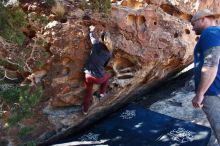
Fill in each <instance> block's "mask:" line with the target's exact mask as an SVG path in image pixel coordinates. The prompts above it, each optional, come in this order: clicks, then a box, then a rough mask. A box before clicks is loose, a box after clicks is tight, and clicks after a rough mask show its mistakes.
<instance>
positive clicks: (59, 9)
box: [51, 3, 65, 19]
mask: <svg viewBox="0 0 220 146" xmlns="http://www.w3.org/2000/svg"><path fill="white" fill-rule="evenodd" d="M51 11H52V13H54V14H55V15H56V17H57V18H58V19H62V18H63V17H64V14H65V8H64V5H62V4H61V3H56V4H55V5H54V6H53V7H52V9H51Z"/></svg>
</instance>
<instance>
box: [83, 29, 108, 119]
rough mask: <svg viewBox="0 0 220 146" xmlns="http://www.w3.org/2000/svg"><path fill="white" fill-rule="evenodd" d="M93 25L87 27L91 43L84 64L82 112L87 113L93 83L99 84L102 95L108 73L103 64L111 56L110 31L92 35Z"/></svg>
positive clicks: (106, 83)
mask: <svg viewBox="0 0 220 146" xmlns="http://www.w3.org/2000/svg"><path fill="white" fill-rule="evenodd" d="M94 30H95V27H94V26H90V27H89V31H90V32H89V37H90V40H91V43H92V48H91V52H90V54H89V57H88V59H87V62H86V65H85V66H84V73H85V81H84V84H85V87H86V94H85V97H84V102H83V114H85V115H86V114H87V112H88V110H89V107H90V106H91V104H92V99H93V97H92V95H93V84H100V90H99V95H100V96H101V97H104V94H105V92H106V89H107V86H108V81H109V78H110V75H109V74H108V73H106V72H105V66H106V65H107V64H108V62H109V60H110V59H111V57H112V42H111V38H110V33H108V32H103V33H101V38H100V39H97V38H96V37H94V33H95V32H94Z"/></svg>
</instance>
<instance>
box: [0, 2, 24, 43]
mask: <svg viewBox="0 0 220 146" xmlns="http://www.w3.org/2000/svg"><path fill="white" fill-rule="evenodd" d="M25 17H26V14H25V13H24V12H23V11H22V10H21V9H19V8H13V9H9V8H5V7H4V6H3V5H2V4H1V3H0V27H1V29H0V35H1V36H2V37H4V38H5V39H6V40H7V41H9V42H12V43H17V44H19V45H21V44H22V43H23V41H24V39H25V36H24V34H23V33H22V31H21V28H22V27H23V26H25V25H26V24H27V20H26V19H25Z"/></svg>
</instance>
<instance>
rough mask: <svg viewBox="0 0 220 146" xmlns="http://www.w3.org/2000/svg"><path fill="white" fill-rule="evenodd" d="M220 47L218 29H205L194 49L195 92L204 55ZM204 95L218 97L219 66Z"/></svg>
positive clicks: (219, 32) (215, 27)
mask: <svg viewBox="0 0 220 146" xmlns="http://www.w3.org/2000/svg"><path fill="white" fill-rule="evenodd" d="M217 46H220V27H218V26H211V27H208V28H206V29H205V30H204V31H203V32H202V34H201V36H200V39H199V40H198V42H197V44H196V46H195V49H194V73H195V89H196V91H197V89H198V85H199V83H200V79H201V69H202V66H203V64H204V53H205V52H206V51H207V50H208V49H211V48H213V47H217ZM205 95H209V96H212V95H220V64H219V65H218V72H217V76H216V78H215V80H214V81H213V83H212V84H211V86H210V87H209V88H208V90H207V91H206V93H205Z"/></svg>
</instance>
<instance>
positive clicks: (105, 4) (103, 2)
mask: <svg viewBox="0 0 220 146" xmlns="http://www.w3.org/2000/svg"><path fill="white" fill-rule="evenodd" d="M90 2H91V5H92V8H93V9H95V10H97V11H98V12H104V13H109V12H110V11H111V0H90Z"/></svg>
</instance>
